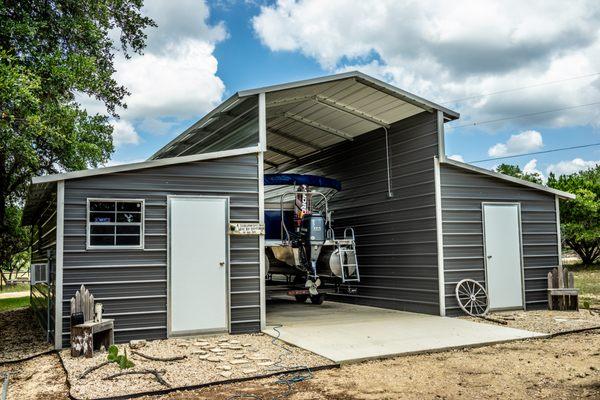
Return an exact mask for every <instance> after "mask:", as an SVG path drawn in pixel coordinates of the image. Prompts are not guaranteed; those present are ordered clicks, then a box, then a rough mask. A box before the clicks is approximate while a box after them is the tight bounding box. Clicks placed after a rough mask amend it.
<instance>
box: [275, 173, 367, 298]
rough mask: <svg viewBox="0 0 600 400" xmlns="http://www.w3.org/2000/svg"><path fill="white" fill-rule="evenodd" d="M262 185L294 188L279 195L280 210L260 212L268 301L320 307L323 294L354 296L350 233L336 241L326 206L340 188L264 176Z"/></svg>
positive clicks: (302, 178)
mask: <svg viewBox="0 0 600 400" xmlns="http://www.w3.org/2000/svg"><path fill="white" fill-rule="evenodd" d="M265 185H267V186H268V185H277V186H283V185H285V186H292V187H293V189H291V190H289V189H288V190H285V189H284V191H283V192H281V193H280V194H279V204H272V203H271V204H266V207H265V221H266V235H267V240H266V247H265V252H266V258H265V259H266V264H267V288H268V293H269V295H271V296H273V295H277V294H287V295H289V296H294V297H295V298H296V300H297V301H299V302H305V301H306V300H307V299H308V298H310V299H311V302H312V303H314V304H321V303H322V302H323V300H324V295H325V293H339V292H341V291H343V290H344V291H346V292H355V291H356V289H355V288H354V287H353V286H352V284H354V283H358V282H359V281H360V275H359V272H358V262H357V257H356V245H355V238H354V230H353V229H352V228H346V229H344V231H343V237H342V238H336V237H335V230H334V227H333V223H332V222H333V221H332V212H330V210H329V206H328V203H329V200H330V199H331V198H332V197H333V196H334V195H335V194H336V193H337V192H338V191H339V190H341V184H340V182H339V181H337V180H335V179H330V178H325V177H321V176H315V175H300V174H267V175H265ZM313 188H319V189H321V191H317V190H315V189H313ZM277 206H278V207H277Z"/></svg>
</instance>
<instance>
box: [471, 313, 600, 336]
mask: <svg viewBox="0 0 600 400" xmlns="http://www.w3.org/2000/svg"><path fill="white" fill-rule="evenodd" d="M489 316H490V317H492V318H495V319H498V320H503V321H506V322H507V325H506V326H508V327H510V328H517V329H525V330H528V331H533V332H541V333H559V332H569V331H573V330H578V329H586V328H596V327H600V313H597V312H590V311H588V310H579V311H550V310H539V311H504V312H494V313H491V314H490V315H489ZM459 318H464V319H468V320H470V321H474V322H481V323H485V324H493V325H497V324H496V323H494V322H491V321H488V320H484V319H481V318H474V317H466V316H465V317H459Z"/></svg>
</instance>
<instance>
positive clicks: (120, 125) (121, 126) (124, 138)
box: [111, 120, 140, 147]
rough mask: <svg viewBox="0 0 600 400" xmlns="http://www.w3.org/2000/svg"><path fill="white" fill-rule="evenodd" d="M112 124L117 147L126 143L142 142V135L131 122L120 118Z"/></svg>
mask: <svg viewBox="0 0 600 400" xmlns="http://www.w3.org/2000/svg"><path fill="white" fill-rule="evenodd" d="M111 124H112V126H113V143H114V145H115V147H119V146H122V145H124V144H138V143H140V135H138V133H137V132H136V130H135V128H134V127H133V125H132V124H131V123H130V122H128V121H125V120H118V121H113V122H112V123H111Z"/></svg>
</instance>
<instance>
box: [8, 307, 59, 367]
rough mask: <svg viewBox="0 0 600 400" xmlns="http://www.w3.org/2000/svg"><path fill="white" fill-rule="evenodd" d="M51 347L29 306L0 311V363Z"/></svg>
mask: <svg viewBox="0 0 600 400" xmlns="http://www.w3.org/2000/svg"><path fill="white" fill-rule="evenodd" d="M51 348H52V346H50V345H49V344H48V343H47V342H46V338H45V337H44V332H42V330H41V329H40V327H39V325H37V322H36V320H35V318H34V316H33V315H32V311H31V309H30V308H21V309H17V310H11V311H4V312H0V363H1V362H4V361H10V360H18V359H21V358H24V357H27V356H30V355H32V354H36V353H41V352H43V351H47V350H50V349H51Z"/></svg>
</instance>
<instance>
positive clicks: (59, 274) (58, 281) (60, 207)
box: [48, 181, 65, 350]
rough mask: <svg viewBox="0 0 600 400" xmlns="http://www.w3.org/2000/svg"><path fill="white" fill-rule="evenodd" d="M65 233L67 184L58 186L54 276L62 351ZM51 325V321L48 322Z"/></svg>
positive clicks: (57, 344) (56, 330) (57, 330)
mask: <svg viewBox="0 0 600 400" xmlns="http://www.w3.org/2000/svg"><path fill="white" fill-rule="evenodd" d="M64 232H65V182H64V181H59V182H58V184H57V185H56V258H55V260H54V262H55V263H56V271H55V274H54V348H55V349H56V350H60V349H62V336H63V332H62V320H63V315H62V311H63V308H62V304H63V262H64V259H63V254H64V253H63V251H64ZM48 323H50V321H48Z"/></svg>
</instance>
